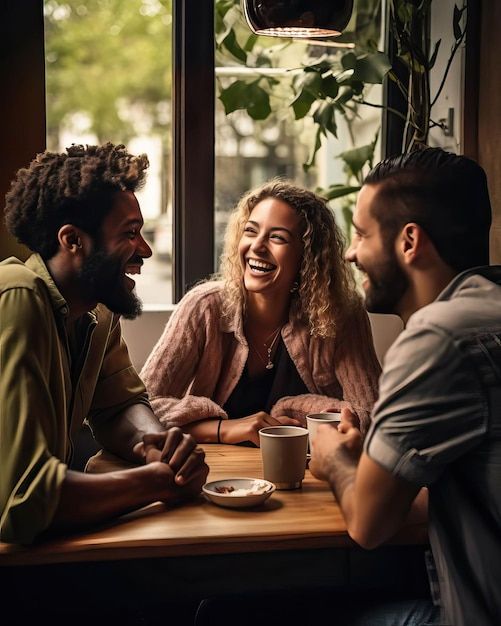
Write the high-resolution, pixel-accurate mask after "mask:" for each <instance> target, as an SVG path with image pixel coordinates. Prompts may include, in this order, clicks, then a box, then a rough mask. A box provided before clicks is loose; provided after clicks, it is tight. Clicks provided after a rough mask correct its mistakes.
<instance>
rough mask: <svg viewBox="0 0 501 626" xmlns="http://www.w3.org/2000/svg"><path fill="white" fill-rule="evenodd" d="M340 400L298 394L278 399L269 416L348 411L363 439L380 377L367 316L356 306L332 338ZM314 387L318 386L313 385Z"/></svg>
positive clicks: (334, 366)
mask: <svg viewBox="0 0 501 626" xmlns="http://www.w3.org/2000/svg"><path fill="white" fill-rule="evenodd" d="M332 367H333V368H334V371H335V374H336V378H337V381H338V382H339V385H340V388H341V389H340V391H341V394H340V396H341V397H335V396H331V395H330V393H326V395H322V394H302V395H299V396H286V397H284V398H281V399H280V400H279V401H278V402H277V403H276V404H275V406H274V407H273V408H272V410H271V414H272V415H273V416H278V415H288V416H289V417H295V418H296V419H299V420H300V421H303V422H304V420H305V416H306V415H307V414H308V413H321V412H325V411H336V412H338V411H341V409H342V408H345V407H346V408H349V409H351V410H352V411H353V412H354V413H355V414H356V415H357V417H358V419H359V421H360V429H361V431H362V434H363V435H365V433H366V432H367V430H368V428H369V425H370V422H371V418H370V415H371V411H372V407H373V406H374V403H375V402H376V400H377V395H378V382H379V376H380V374H381V366H380V364H379V361H378V358H377V355H376V352H375V350H374V343H373V339H372V331H371V327H370V323H369V318H368V316H367V313H366V312H365V310H364V309H363V307H362V305H361V304H359V305H357V306H356V308H355V309H354V310H353V312H352V314H351V315H350V316H349V317H348V318H347V320H346V322H345V323H344V325H343V326H342V328H341V329H340V330H339V331H338V335H337V336H336V348H335V350H334V354H333V363H332ZM317 386H318V385H317Z"/></svg>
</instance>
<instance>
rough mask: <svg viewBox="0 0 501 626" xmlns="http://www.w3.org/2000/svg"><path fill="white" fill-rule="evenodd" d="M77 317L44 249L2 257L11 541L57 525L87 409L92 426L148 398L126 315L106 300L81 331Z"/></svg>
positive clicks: (0, 434)
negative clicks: (127, 338) (73, 326)
mask: <svg viewBox="0 0 501 626" xmlns="http://www.w3.org/2000/svg"><path fill="white" fill-rule="evenodd" d="M67 318H68V305H67V304H66V301H65V300H64V298H63V297H62V295H61V294H60V293H59V291H58V289H57V287H56V285H55V283H54V281H53V280H52V278H51V276H50V274H49V272H48V270H47V268H46V266H45V264H44V262H43V261H42V259H41V257H40V256H39V255H37V254H34V255H32V256H31V257H30V258H29V259H28V260H27V261H26V263H22V262H21V261H19V260H18V259H16V258H14V257H11V258H9V259H7V260H5V261H3V262H1V263H0V512H1V517H0V540H1V541H5V542H11V543H30V542H32V541H33V540H34V539H35V537H36V536H37V535H38V534H39V533H40V532H42V531H43V530H45V529H46V528H47V527H48V526H49V525H50V522H51V520H52V518H53V516H54V513H55V510H56V508H57V505H58V502H59V495H60V489H61V484H62V482H63V480H64V478H65V474H66V471H67V464H68V463H69V461H70V459H71V456H72V452H73V443H72V440H73V439H74V437H75V435H76V434H77V433H78V431H79V430H80V428H81V427H82V424H83V422H84V420H85V419H88V422H89V424H90V426H91V428H92V427H93V426H94V425H96V424H98V423H99V422H100V421H101V420H107V419H109V418H110V417H112V416H114V415H115V414H117V413H118V412H119V411H121V410H122V409H124V408H126V407H128V406H130V405H132V404H136V403H146V404H148V400H147V395H146V392H145V388H144V385H143V383H142V382H141V380H140V378H139V376H138V375H137V373H136V371H135V370H134V368H133V366H132V364H131V362H130V359H129V355H128V353H127V348H126V346H125V343H124V341H123V339H122V337H121V331H120V320H119V316H117V315H114V314H112V313H111V312H110V311H109V310H108V309H107V308H106V307H105V306H103V305H101V304H100V305H98V306H97V307H96V309H94V310H93V311H92V312H90V313H87V314H85V315H84V316H83V317H82V318H81V319H80V320H79V322H78V325H77V326H78V333H77V338H76V339H75V337H71V338H69V337H68V332H67V324H68V319H67ZM70 345H71V346H73V349H70Z"/></svg>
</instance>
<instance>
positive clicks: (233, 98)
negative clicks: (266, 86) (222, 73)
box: [219, 80, 248, 115]
mask: <svg viewBox="0 0 501 626" xmlns="http://www.w3.org/2000/svg"><path fill="white" fill-rule="evenodd" d="M247 87H248V85H247V83H245V82H244V81H243V80H236V81H235V82H234V83H232V84H231V85H230V86H229V87H227V88H226V89H221V91H220V93H219V99H220V100H221V102H222V103H223V105H224V112H225V113H226V115H228V114H229V113H233V111H236V110H237V109H245V108H247V102H246V97H247Z"/></svg>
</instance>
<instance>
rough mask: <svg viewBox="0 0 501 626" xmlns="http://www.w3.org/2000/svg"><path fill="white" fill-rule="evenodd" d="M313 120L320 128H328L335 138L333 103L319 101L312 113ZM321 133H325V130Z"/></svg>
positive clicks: (335, 126) (335, 127)
mask: <svg viewBox="0 0 501 626" xmlns="http://www.w3.org/2000/svg"><path fill="white" fill-rule="evenodd" d="M313 121H314V122H315V124H318V125H319V127H320V128H321V129H325V130H328V131H329V132H330V133H331V134H332V135H334V137H336V138H337V124H336V111H335V108H334V104H332V103H330V102H321V103H320V105H319V106H318V108H317V110H316V111H315V113H314V114H313ZM323 134H326V133H325V131H324V133H323Z"/></svg>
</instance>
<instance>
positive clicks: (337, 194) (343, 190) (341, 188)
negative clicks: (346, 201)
mask: <svg viewBox="0 0 501 626" xmlns="http://www.w3.org/2000/svg"><path fill="white" fill-rule="evenodd" d="M360 189H361V187H360V185H357V186H352V185H331V186H330V187H329V188H328V189H327V190H326V191H324V193H323V196H324V198H326V199H327V200H335V199H336V198H343V197H344V196H348V195H349V194H350V193H356V192H357V191H360Z"/></svg>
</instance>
